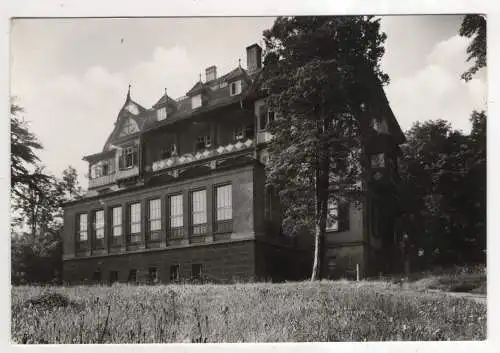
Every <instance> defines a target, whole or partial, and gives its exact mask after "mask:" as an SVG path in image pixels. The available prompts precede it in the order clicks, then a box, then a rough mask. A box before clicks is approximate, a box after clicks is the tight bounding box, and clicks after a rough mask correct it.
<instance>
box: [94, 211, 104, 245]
mask: <svg viewBox="0 0 500 353" xmlns="http://www.w3.org/2000/svg"><path fill="white" fill-rule="evenodd" d="M94 232H95V238H96V239H103V238H104V211H103V210H98V211H95V213H94Z"/></svg>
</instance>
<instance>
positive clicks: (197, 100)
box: [191, 94, 201, 109]
mask: <svg viewBox="0 0 500 353" xmlns="http://www.w3.org/2000/svg"><path fill="white" fill-rule="evenodd" d="M199 107H201V94H197V95H196V96H193V97H192V98H191V108H192V109H196V108H199Z"/></svg>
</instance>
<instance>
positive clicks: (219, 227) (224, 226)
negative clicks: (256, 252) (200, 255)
mask: <svg viewBox="0 0 500 353" xmlns="http://www.w3.org/2000/svg"><path fill="white" fill-rule="evenodd" d="M232 231H233V220H232V219H230V220H225V221H216V222H215V229H214V232H215V233H231V232H232Z"/></svg>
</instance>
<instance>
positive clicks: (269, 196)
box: [264, 187, 274, 221]
mask: <svg viewBox="0 0 500 353" xmlns="http://www.w3.org/2000/svg"><path fill="white" fill-rule="evenodd" d="M273 195H274V192H273V188H272V187H267V188H266V198H265V200H266V203H265V206H264V218H265V219H266V220H268V221H270V220H272V219H273Z"/></svg>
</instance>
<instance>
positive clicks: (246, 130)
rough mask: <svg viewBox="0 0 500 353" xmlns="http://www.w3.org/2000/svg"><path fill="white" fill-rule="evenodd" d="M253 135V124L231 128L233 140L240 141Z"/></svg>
mask: <svg viewBox="0 0 500 353" xmlns="http://www.w3.org/2000/svg"><path fill="white" fill-rule="evenodd" d="M253 137H254V130H253V125H251V124H250V125H239V126H235V127H234V128H233V140H234V141H240V140H244V139H252V138H253Z"/></svg>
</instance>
